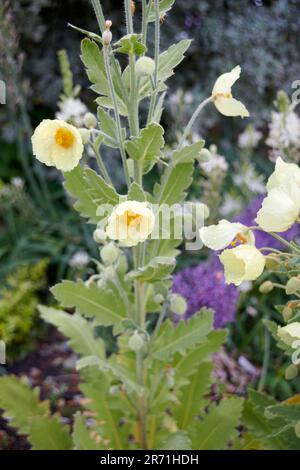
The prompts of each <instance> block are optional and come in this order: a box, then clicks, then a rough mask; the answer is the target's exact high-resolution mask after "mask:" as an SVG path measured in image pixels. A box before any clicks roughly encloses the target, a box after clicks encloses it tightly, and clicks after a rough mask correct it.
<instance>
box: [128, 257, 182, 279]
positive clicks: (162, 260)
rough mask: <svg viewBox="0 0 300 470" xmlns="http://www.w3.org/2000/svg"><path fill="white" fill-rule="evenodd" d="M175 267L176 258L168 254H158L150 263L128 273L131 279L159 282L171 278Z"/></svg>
mask: <svg viewBox="0 0 300 470" xmlns="http://www.w3.org/2000/svg"><path fill="white" fill-rule="evenodd" d="M174 268H175V259H174V258H169V257H166V256H158V257H156V258H154V259H153V260H152V261H150V263H149V264H148V265H147V266H145V267H143V268H139V269H138V270H137V271H132V272H131V273H129V274H128V278H130V279H139V280H140V281H142V282H149V283H152V282H158V281H163V280H165V279H169V278H170V275H171V273H172V271H173V270H174Z"/></svg>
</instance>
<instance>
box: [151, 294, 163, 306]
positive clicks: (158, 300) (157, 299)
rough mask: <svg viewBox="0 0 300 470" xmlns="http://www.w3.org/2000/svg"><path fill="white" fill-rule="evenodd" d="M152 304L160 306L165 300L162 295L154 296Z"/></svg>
mask: <svg viewBox="0 0 300 470" xmlns="http://www.w3.org/2000/svg"><path fill="white" fill-rule="evenodd" d="M153 300H154V302H155V303H156V304H162V303H163V301H164V300H165V298H164V296H163V295H162V294H156V295H155V296H154V298H153Z"/></svg>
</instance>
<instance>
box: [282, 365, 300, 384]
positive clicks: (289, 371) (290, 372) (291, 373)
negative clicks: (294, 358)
mask: <svg viewBox="0 0 300 470" xmlns="http://www.w3.org/2000/svg"><path fill="white" fill-rule="evenodd" d="M298 372H299V371H298V367H297V366H296V365H295V364H290V365H289V366H288V367H287V368H286V369H285V374H284V375H285V378H286V380H293V379H295V378H296V377H297V376H298Z"/></svg>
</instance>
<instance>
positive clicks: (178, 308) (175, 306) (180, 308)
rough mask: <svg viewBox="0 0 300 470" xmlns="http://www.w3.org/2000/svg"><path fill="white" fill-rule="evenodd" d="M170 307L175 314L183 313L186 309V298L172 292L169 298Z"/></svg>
mask: <svg viewBox="0 0 300 470" xmlns="http://www.w3.org/2000/svg"><path fill="white" fill-rule="evenodd" d="M170 309H171V311H172V312H173V313H175V315H184V314H185V312H186V310H187V304H186V300H185V299H184V298H183V297H182V296H181V295H179V294H172V295H171V298H170Z"/></svg>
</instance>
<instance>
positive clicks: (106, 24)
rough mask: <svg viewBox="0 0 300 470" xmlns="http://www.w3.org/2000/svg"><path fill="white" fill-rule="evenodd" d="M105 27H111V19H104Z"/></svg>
mask: <svg viewBox="0 0 300 470" xmlns="http://www.w3.org/2000/svg"><path fill="white" fill-rule="evenodd" d="M105 27H106V29H110V28H111V27H112V21H111V20H106V21H105Z"/></svg>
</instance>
